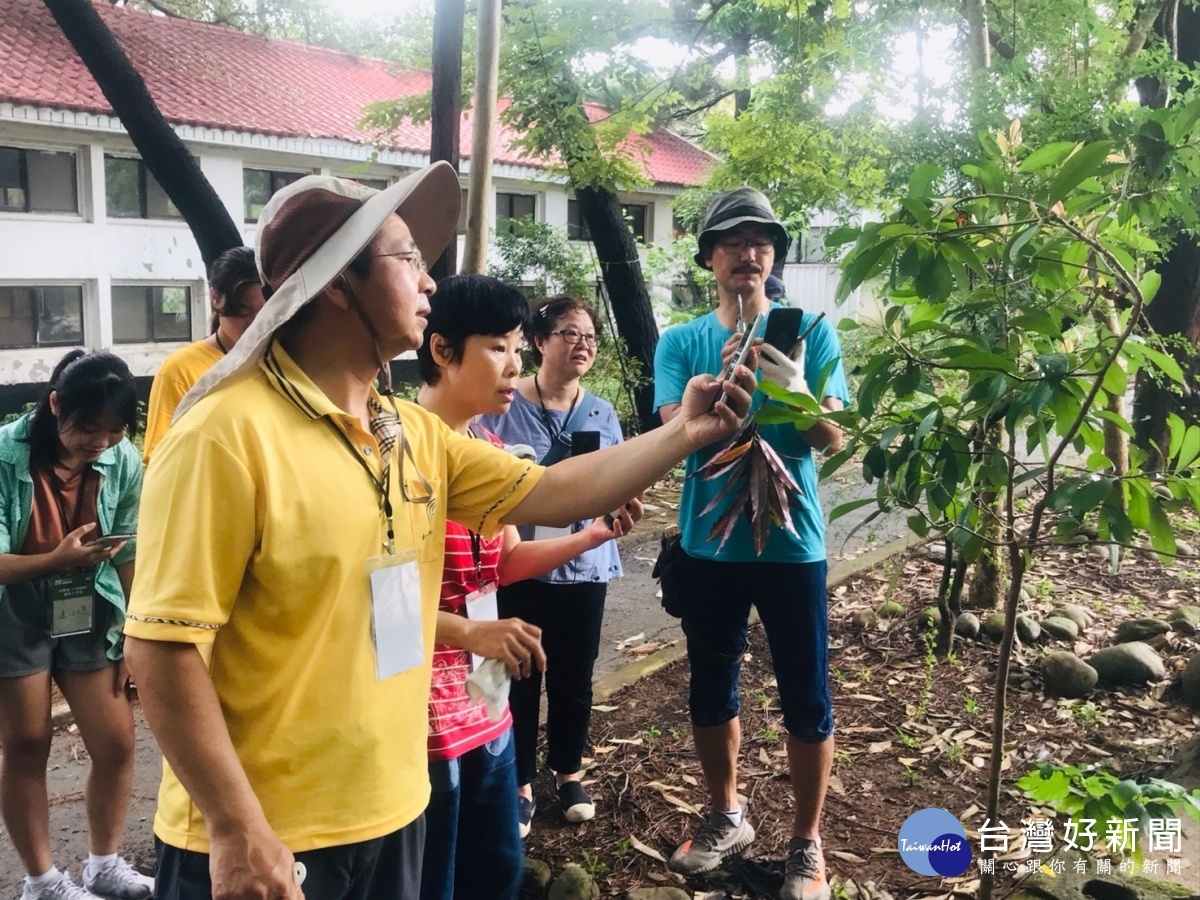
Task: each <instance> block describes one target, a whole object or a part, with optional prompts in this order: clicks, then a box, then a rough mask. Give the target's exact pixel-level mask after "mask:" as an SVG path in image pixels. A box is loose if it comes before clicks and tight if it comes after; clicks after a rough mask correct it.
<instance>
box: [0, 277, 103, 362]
mask: <svg viewBox="0 0 1200 900" xmlns="http://www.w3.org/2000/svg"><path fill="white" fill-rule="evenodd" d="M82 343H83V285H81V284H0V349H4V350H21V349H30V348H34V347H69V346H75V345H77V344H82Z"/></svg>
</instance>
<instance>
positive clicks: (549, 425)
mask: <svg viewBox="0 0 1200 900" xmlns="http://www.w3.org/2000/svg"><path fill="white" fill-rule="evenodd" d="M533 389H534V390H535V391H537V395H538V406H540V407H541V408H542V422H543V424H545V426H546V433H547V434H549V435H550V445H551V446H554V442H555V441H557V440H558V438H559V435H561V434H562V433H563V429H565V428H566V427H567V425H568V424H569V423H570V421H571V416H572V415H573V414H574V412H575V407H576V405H577V404H578V403H579V398H580V396H581V395H582V394H583V388H576V389H575V399H574V400H572V401H571V408H570V409H568V410H567V417H566V418H565V419H563V425H562V428H559V429H558V430H557V431H556V430H555V428H554V423H553V422H552V421H551V419H550V413H549V411H548V410H547V409H546V401H545V400H544V399H543V398H542V386H541V385H540V384H538V378H537V372H534V373H533Z"/></svg>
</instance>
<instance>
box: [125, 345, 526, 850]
mask: <svg viewBox="0 0 1200 900" xmlns="http://www.w3.org/2000/svg"><path fill="white" fill-rule="evenodd" d="M398 405H399V411H400V418H401V422H402V426H403V432H404V436H405V438H406V440H407V442H408V444H409V446H410V447H411V450H412V458H411V459H409V460H408V461H407V462H406V463H405V464H404V466H403V467H401V465H400V464H399V455H397V456H396V457H395V458H394V459H393V461H392V463H391V472H390V481H391V484H390V497H391V501H392V506H393V509H394V523H395V533H396V544H397V549H398V550H404V549H411V550H414V551H415V552H416V555H417V559H418V562H419V568H420V577H421V608H422V623H421V627H422V632H423V638H424V645H425V661H424V663H423V664H422V665H420V666H417V667H416V668H414V669H410V670H408V671H406V672H402V673H401V674H399V675H395V676H392V677H391V678H388V679H386V680H383V681H380V680H378V679H377V678H376V669H375V649H374V645H373V643H372V637H371V598H370V589H369V584H368V576H367V569H366V562H367V560H368V559H370V558H371V557H375V556H378V555H379V554H380V553H381V548H382V542H383V537H384V534H385V527H384V521H383V517H382V514H381V513H380V511H379V509H380V500H379V495H378V493H377V489H376V487H375V486H374V485H373V483H372V480H371V479H370V478H368V476H367V473H366V472H365V471H364V469H363V467H362V462H366V464H367V465H368V466H370V467H371V469H372V471H373V472H374V473H375V477H376V478H378V477H379V476H380V474H381V469H380V466H379V446H378V444H377V443H376V441H375V438H374V437H373V436H372V435H371V434H370V433H369V432H367V431H364V430H363V428H362V425H361V423H360V422H359V420H358V419H357V418H355V417H352V416H349V415H347V414H346V413H344V412H342V411H341V410H339V409H338V408H337V407H335V406H334V405H333V404H332V402H331V401H330V400H329V399H328V398H326V397H325V395H324V394H322V393H321V392H320V390H319V389H318V388H317V387H316V386H315V385H314V384H313V383H312V382H311V381H310V380H309V379H308V378H307V377H306V376H305V374H304V372H303V371H302V370H301V369H300V368H299V367H298V366H296V364H295V363H294V362H293V361H292V360H291V359H290V358H289V357H288V355H287V354H286V352H284V350H283V349H282V348H281V347H279V346H278V345H275V346H274V347H273V348H272V349H271V350H270V351H269V353H268V354H267V357H266V358H265V359H264V361H263V364H262V366H261V367H260V370H259V371H258V372H257V373H255V375H254V376H252V377H251V378H249V379H247V380H245V381H242V382H239V383H236V384H233V385H230V386H229V387H226V388H223V389H221V390H218V391H216V392H215V393H213V394H211V395H209V396H208V397H206V398H205V399H203V400H202V401H200V403H198V404H197V405H196V406H195V407H194V408H193V409H192V410H191V411H189V413H188V415H187V416H186V417H184V418H183V419H182V420H180V421H179V422H178V423H176V424H175V425H174V426H173V427H172V428H171V430H170V432H169V433H168V434H167V436H166V437H165V438H164V439H163V442H162V443H161V445H159V447H158V448H157V449H156V451H155V457H154V465H153V466H150V467H149V468H148V469H147V472H146V480H145V485H144V487H143V491H142V507H141V517H140V523H139V532H138V550H139V552H138V558H139V560H142V561H144V562H143V563H142V564H141V565H139V566H138V570H137V574H136V578H135V581H134V586H133V592H132V594H133V598H132V602H131V605H130V612H129V617H128V619H127V621H126V626H125V633H126V634H127V635H130V636H132V637H135V638H140V639H145V640H160V641H176V642H184V643H193V644H196V645H197V646H198V647H199V649H200V652H201V654H202V655H203V656H204V658H205V660H206V662H207V664H208V666H209V670H210V673H211V676H212V680H213V683H214V685H215V687H216V690H217V694H218V696H219V698H220V701H221V708H222V712H223V713H224V716H225V721H226V724H227V726H228V728H229V733H230V737H231V738H232V740H233V744H234V747H235V748H236V750H237V753H238V757H239V759H240V760H241V763H242V766H243V767H244V769H245V771H246V774H247V776H248V778H249V780H250V784H251V785H252V786H253V788H254V791H255V793H256V794H257V796H258V798H259V801H260V802H261V803H262V806H263V809H264V811H265V812H266V816H267V820H268V821H269V822H270V824H271V826H272V827H273V828H274V830H275V831H276V833H277V834H278V835H279V836H280V838H281V839H282V840H283V841H284V843H285V844H286V845H287V846H288V847H289V848H290V849H291V850H292V851H293V852H296V851H304V850H314V849H320V848H323V847H332V846H340V845H344V844H349V843H356V842H359V841H365V840H372V839H374V838H377V837H382V836H383V835H386V834H390V833H391V832H393V831H395V830H397V829H399V828H403V827H404V826H405V825H407V824H409V823H410V822H412V821H414V820H415V819H416V818H417V817H418V816H419V815H420V814H421V813H422V811H424V809H425V806H426V805H427V802H428V799H429V780H428V773H427V758H426V746H425V745H426V734H427V730H428V728H427V722H426V715H427V709H426V702H427V700H428V695H429V683H430V667H431V660H432V657H433V636H434V626H435V621H436V616H437V608H438V590H439V587H440V585H441V577H442V564H443V555H444V545H445V530H446V518H447V515H449V516H450V517H451V518H453V519H454V520H455V521H458V522H461V523H463V524H464V525H467V526H468V527H470V528H472V529H475V530H477V531H481V532H484V533H489V534H494V533H496V532H497V531H498V530H499V528H500V520H501V519H502V518H503V517H504V516H505V515H506V514H507V513H508V512H509V511H510V510H512V508H513V507H515V506H516V505H517V504H519V503H520V502H521V501H522V500H523V499H524V498H525V497H526V496H527V495H528V493H529V491H530V490H532V489H533V487H534V485H535V484H536V483H537V482H538V480H539V478H540V477H541V474H542V469H540V468H539V467H537V466H534V465H532V464H530V463H527V462H522V461H520V460H517V459H516V458H514V457H512V456H510V455H508V454H506V453H504V452H503V451H501V450H498V449H497V448H495V447H493V446H491V445H490V444H489V443H487V442H486V441H474V440H470V439H468V438H464V437H461V436H459V435H457V434H455V433H454V432H452V431H451V430H450V429H449V428H447V427H446V426H445V424H444V423H442V421H441V420H440V419H438V418H437V417H436V416H433V415H431V414H429V413H427V412H426V411H424V410H422V409H420V408H419V407H417V406H415V405H413V404H410V403H399V404H398ZM335 428H337V429H339V430H340V431H341V432H342V435H344V436H345V438H347V439H348V441H349V445H348V444H347V441H346V440H343V437H342V436H340V435H339V434H337V433H335V431H334V429H335ZM351 448H354V449H353V455H352V449H351ZM356 457H357V458H356ZM417 472H420V473H421V475H423V476H424V478H425V480H426V481H427V482H428V483H429V484H430V485H431V486H432V493H433V502H432V503H425V502H409V501H407V500H406V499H405V497H404V492H402V490H401V487H400V478H401V477H403V478H404V479H405V485H406V486H407V488H408V496H409V497H413V498H418V497H420V496H421V495H422V494H423V493H424V494H427V493H428V491H426V489H425V488H424V486H423V485H422V483H421V481H420V478H419V476H418V475H417ZM197 738H198V739H200V736H197ZM163 768H164V772H163V780H162V785H161V787H160V790H159V798H158V813H157V816H156V818H155V833H156V834H157V835H158V837H159V838H161V839H162V840H163V841H164V842H166V843H167V844H170V845H172V846H175V847H179V848H182V849H187V850H195V851H198V852H206V851H207V850H208V841H207V836H206V833H205V829H204V823H203V820H202V817H201V815H200V812H199V810H198V808H197V807H196V805H195V804H194V803H193V802H192V800H191V798H190V797H189V796H188V795H187V792H186V791H185V790H184V788H183V786H182V785H181V784H180V782H179V780H178V779H177V778H176V776H175V774H174V773H173V772H172V771H171V768H170V766H169V764H167V763H165V762H164V765H163Z"/></svg>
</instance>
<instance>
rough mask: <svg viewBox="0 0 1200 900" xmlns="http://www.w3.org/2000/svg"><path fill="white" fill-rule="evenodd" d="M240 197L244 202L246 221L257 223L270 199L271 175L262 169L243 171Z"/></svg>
mask: <svg viewBox="0 0 1200 900" xmlns="http://www.w3.org/2000/svg"><path fill="white" fill-rule="evenodd" d="M242 197H243V199H244V200H245V201H246V221H247V222H257V221H258V217H259V214H260V213H262V211H263V207H264V206H266V205H267V201H268V200H270V199H271V173H270V172H265V171H263V170H262V169H243V170H242Z"/></svg>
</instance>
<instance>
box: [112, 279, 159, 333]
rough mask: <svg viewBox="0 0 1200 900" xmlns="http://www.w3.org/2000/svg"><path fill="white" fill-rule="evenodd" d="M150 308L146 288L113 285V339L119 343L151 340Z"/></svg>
mask: <svg viewBox="0 0 1200 900" xmlns="http://www.w3.org/2000/svg"><path fill="white" fill-rule="evenodd" d="M149 313H150V310H149V305H148V303H147V301H146V288H144V287H136V286H134V285H119V286H118V285H113V289H112V321H113V341H114V342H116V343H118V344H142V343H146V342H147V341H149V340H150V315H149Z"/></svg>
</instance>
